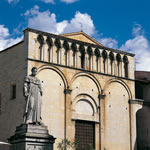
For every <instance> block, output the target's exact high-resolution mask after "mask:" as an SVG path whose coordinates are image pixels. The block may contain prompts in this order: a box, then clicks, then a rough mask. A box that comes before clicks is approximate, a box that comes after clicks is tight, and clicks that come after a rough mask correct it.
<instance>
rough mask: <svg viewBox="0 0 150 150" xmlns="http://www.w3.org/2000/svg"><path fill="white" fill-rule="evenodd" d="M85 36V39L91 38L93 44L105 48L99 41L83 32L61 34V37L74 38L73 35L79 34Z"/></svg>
mask: <svg viewBox="0 0 150 150" xmlns="http://www.w3.org/2000/svg"><path fill="white" fill-rule="evenodd" d="M79 33H80V34H83V35H84V36H85V37H87V38H89V39H90V40H91V41H92V42H94V43H96V44H98V45H100V46H104V45H103V44H101V43H99V42H98V41H96V40H95V39H93V38H92V37H90V36H89V35H88V34H86V33H85V32H83V31H80V32H72V33H66V34H60V35H61V36H65V35H66V36H69V35H70V36H73V35H77V34H79Z"/></svg>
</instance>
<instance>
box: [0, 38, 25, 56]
mask: <svg viewBox="0 0 150 150" xmlns="http://www.w3.org/2000/svg"><path fill="white" fill-rule="evenodd" d="M23 42H24V40H22V41H20V42H18V43H16V44H14V45H12V46H10V47H7V48H6V49H3V50H1V51H0V54H1V53H3V52H6V51H8V50H9V49H11V48H13V47H15V46H17V45H19V44H21V43H23Z"/></svg>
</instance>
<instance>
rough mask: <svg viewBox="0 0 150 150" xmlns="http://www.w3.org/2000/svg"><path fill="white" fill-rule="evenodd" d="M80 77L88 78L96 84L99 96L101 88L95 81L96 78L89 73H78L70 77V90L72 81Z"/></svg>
mask: <svg viewBox="0 0 150 150" xmlns="http://www.w3.org/2000/svg"><path fill="white" fill-rule="evenodd" d="M80 76H86V77H88V78H90V79H91V80H92V81H93V82H94V83H95V84H96V86H97V89H98V92H99V94H100V93H101V91H102V88H101V85H100V83H99V81H98V80H97V78H96V77H95V76H94V75H92V74H90V73H85V72H78V73H77V74H75V75H74V76H73V77H72V79H71V81H70V82H69V87H70V88H72V84H73V81H74V80H75V79H77V78H78V77H80Z"/></svg>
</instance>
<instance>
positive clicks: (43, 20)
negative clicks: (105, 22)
mask: <svg viewBox="0 0 150 150" xmlns="http://www.w3.org/2000/svg"><path fill="white" fill-rule="evenodd" d="M24 15H25V16H26V17H27V19H28V26H29V27H31V28H35V29H39V30H42V31H46V32H51V33H55V34H62V33H68V32H79V31H81V25H82V28H83V31H84V32H85V33H87V34H89V35H92V34H94V33H95V32H96V31H95V27H94V24H93V20H92V19H91V16H89V15H88V14H87V13H83V14H82V13H80V12H79V11H78V12H76V13H75V16H74V18H72V19H71V20H63V21H61V22H57V20H56V15H55V14H54V13H50V11H49V10H47V11H44V12H40V11H39V7H38V6H34V8H32V9H30V10H27V11H26V12H25V14H24Z"/></svg>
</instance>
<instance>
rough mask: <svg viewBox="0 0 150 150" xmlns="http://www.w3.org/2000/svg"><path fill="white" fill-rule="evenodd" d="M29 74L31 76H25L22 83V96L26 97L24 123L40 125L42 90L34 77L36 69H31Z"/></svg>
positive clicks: (38, 81)
mask: <svg viewBox="0 0 150 150" xmlns="http://www.w3.org/2000/svg"><path fill="white" fill-rule="evenodd" d="M31 72H32V74H31V75H29V76H26V77H25V81H24V96H25V97H26V106H25V114H24V123H27V124H28V123H31V124H39V125H41V124H42V122H41V104H42V100H41V96H42V88H41V83H40V80H39V79H38V78H37V77H36V74H37V68H36V67H33V68H32V70H31Z"/></svg>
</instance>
